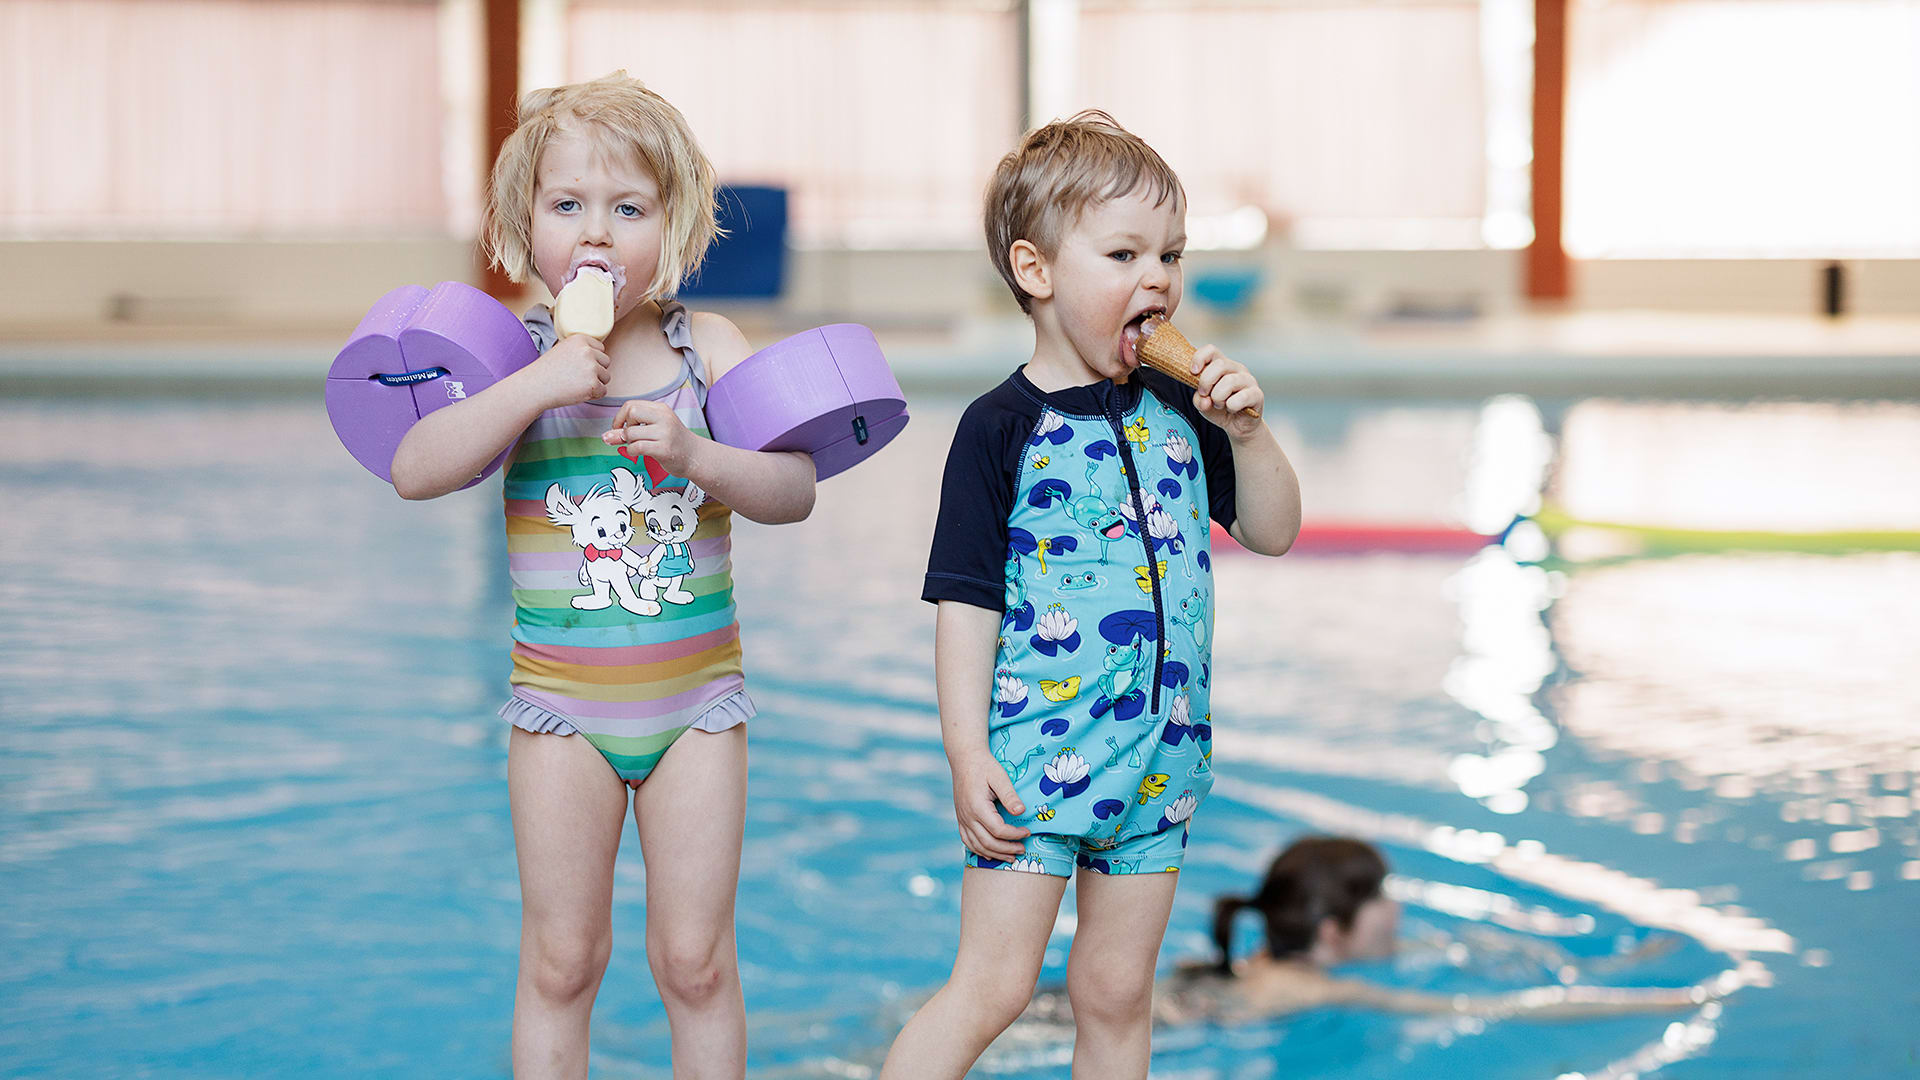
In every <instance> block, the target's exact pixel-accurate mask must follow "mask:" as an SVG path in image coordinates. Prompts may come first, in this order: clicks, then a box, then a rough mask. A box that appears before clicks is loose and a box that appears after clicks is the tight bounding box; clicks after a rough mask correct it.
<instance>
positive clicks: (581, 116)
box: [484, 70, 722, 299]
mask: <svg viewBox="0 0 1920 1080" xmlns="http://www.w3.org/2000/svg"><path fill="white" fill-rule="evenodd" d="M566 131H577V132H579V133H581V134H583V135H585V136H586V138H588V139H589V140H591V141H592V142H593V143H594V144H595V145H597V146H598V147H599V148H600V149H601V150H603V151H606V152H610V153H617V154H620V155H622V156H625V157H627V158H629V159H630V160H631V161H632V162H633V163H635V164H637V165H639V166H640V167H641V168H643V169H645V170H646V171H647V173H648V174H649V175H651V176H652V177H653V180H654V183H656V184H658V185H660V201H661V206H662V209H663V211H664V213H665V214H666V221H665V222H664V224H663V226H662V228H661V230H660V265H659V267H658V268H657V269H656V270H655V271H654V275H653V280H652V281H651V282H648V283H647V292H646V298H647V299H656V298H660V297H670V296H672V295H673V294H674V293H675V292H677V291H679V288H680V283H681V282H682V281H683V280H685V279H686V278H687V276H688V275H690V274H692V273H694V272H695V271H696V270H698V269H699V267H700V262H701V260H702V259H704V258H706V254H707V247H708V245H710V244H712V243H713V241H714V238H715V237H717V236H719V235H721V234H722V230H721V229H720V225H719V222H718V221H717V220H716V218H715V205H714V187H715V181H714V172H713V163H712V162H710V161H708V160H707V155H706V154H704V153H702V152H701V150H700V144H699V143H698V142H695V141H694V138H693V131H692V130H691V129H689V128H688V127H687V120H686V117H684V116H681V115H680V110H678V109H676V108H674V107H673V106H672V105H671V104H669V103H668V102H667V100H666V99H665V98H663V97H661V96H660V95H659V94H656V93H654V92H653V91H651V90H649V89H647V88H646V86H645V85H644V84H642V83H641V82H640V80H638V79H633V78H629V77H628V76H627V73H626V72H625V71H624V70H623V71H616V72H614V73H613V74H611V75H603V76H601V77H600V78H598V79H593V80H591V81H589V82H582V83H573V84H571V85H568V86H557V87H552V88H550V89H546V90H535V91H533V92H531V93H529V94H527V95H525V96H524V97H522V98H521V99H520V117H519V123H518V125H517V126H516V127H515V128H514V129H513V134H511V135H509V136H507V139H506V141H505V142H504V143H502V144H501V146H500V156H499V157H497V158H495V159H494V162H493V176H492V179H491V181H490V182H489V183H488V185H487V217H486V229H485V237H484V238H485V243H486V247H487V257H488V258H489V259H490V260H491V261H492V263H493V265H494V266H496V267H498V268H499V269H500V270H501V271H502V272H504V273H505V274H506V275H507V277H508V278H509V279H511V280H513V281H515V282H521V281H525V280H526V279H527V275H528V274H529V273H530V272H531V271H532V269H533V196H534V189H535V187H536V186H537V184H538V177H537V175H536V174H537V170H538V168H539V165H540V154H541V152H542V151H543V150H545V149H546V146H547V143H548V141H549V140H551V139H552V138H553V137H554V136H555V135H557V134H560V133H562V132H566Z"/></svg>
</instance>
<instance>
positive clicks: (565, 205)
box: [553, 199, 580, 214]
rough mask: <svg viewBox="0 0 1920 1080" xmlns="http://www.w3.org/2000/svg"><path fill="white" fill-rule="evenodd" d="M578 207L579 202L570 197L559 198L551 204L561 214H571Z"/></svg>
mask: <svg viewBox="0 0 1920 1080" xmlns="http://www.w3.org/2000/svg"><path fill="white" fill-rule="evenodd" d="M579 207H580V204H579V203H577V202H575V201H573V200H572V199H561V200H560V201H559V202H557V203H554V204H553V208H554V209H555V210H558V211H560V212H561V213H563V214H571V213H573V212H574V211H575V210H577V209H579Z"/></svg>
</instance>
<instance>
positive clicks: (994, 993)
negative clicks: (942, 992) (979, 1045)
mask: <svg viewBox="0 0 1920 1080" xmlns="http://www.w3.org/2000/svg"><path fill="white" fill-rule="evenodd" d="M1038 978H1039V976H1038V975H1037V974H1036V975H1035V976H1034V977H1033V978H1029V979H1021V978H1018V977H1009V976H1008V975H1007V974H1006V973H1005V972H998V973H972V974H968V973H962V972H958V971H956V972H954V976H953V979H952V980H951V981H950V982H949V983H948V984H947V985H948V988H949V990H950V991H951V992H953V993H955V994H959V995H962V996H963V998H964V999H965V1000H967V1001H969V1002H972V1003H973V1012H974V1015H976V1016H979V1017H980V1019H981V1023H982V1024H983V1025H985V1026H986V1027H988V1028H989V1029H991V1030H992V1031H993V1032H994V1033H996V1034H997V1033H999V1032H1002V1031H1005V1030H1006V1029H1007V1028H1009V1027H1011V1026H1013V1022H1014V1021H1015V1020H1018V1019H1020V1014H1021V1013H1023V1012H1026V1011H1027V1006H1028V1004H1030V1003H1031V1002H1032V1000H1033V986H1034V983H1035V981H1036V980H1037V979H1038Z"/></svg>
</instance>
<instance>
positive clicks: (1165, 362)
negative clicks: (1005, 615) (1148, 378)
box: [1133, 315, 1260, 417]
mask: <svg viewBox="0 0 1920 1080" xmlns="http://www.w3.org/2000/svg"><path fill="white" fill-rule="evenodd" d="M1195 351H1196V350H1195V349H1194V347H1193V342H1191V341H1188V340H1187V337H1186V335H1185V334H1182V333H1181V332H1180V331H1179V330H1177V329H1175V328H1174V325H1173V323H1172V322H1171V321H1169V320H1168V319H1167V318H1166V317H1165V316H1163V315H1154V316H1152V317H1150V318H1148V319H1147V321H1146V322H1143V323H1141V324H1140V339H1139V340H1138V341H1136V342H1134V343H1133V354H1134V355H1135V356H1137V357H1139V358H1140V362H1141V363H1142V364H1145V365H1146V366H1148V367H1150V368H1152V369H1153V370H1155V371H1158V372H1160V373H1161V374H1162V375H1170V376H1172V377H1173V378H1176V379H1179V380H1180V381H1181V382H1183V383H1186V384H1187V385H1188V386H1191V387H1193V388H1194V389H1196V390H1198V389H1199V388H1200V379H1199V376H1197V375H1195V374H1194V373H1193V354H1194V352H1195ZM1247 415H1248V416H1253V417H1258V416H1259V415H1260V407H1259V406H1257V405H1256V406H1254V407H1253V408H1251V409H1248V410H1247Z"/></svg>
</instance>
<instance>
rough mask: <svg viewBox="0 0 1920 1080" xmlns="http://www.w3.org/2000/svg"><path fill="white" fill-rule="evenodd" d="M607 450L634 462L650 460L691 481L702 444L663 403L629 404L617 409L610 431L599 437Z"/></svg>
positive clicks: (636, 402) (631, 402)
mask: <svg viewBox="0 0 1920 1080" xmlns="http://www.w3.org/2000/svg"><path fill="white" fill-rule="evenodd" d="M600 438H601V440H602V441H604V442H605V443H606V444H607V445H608V446H612V447H615V448H619V449H620V452H621V453H622V454H624V455H626V456H627V457H629V458H632V459H633V460H635V461H639V460H640V459H641V458H642V457H650V458H652V459H653V460H654V461H656V462H659V464H660V467H661V468H663V469H666V470H667V471H668V472H670V473H672V474H673V475H675V476H684V477H688V478H691V477H692V475H693V458H694V455H695V454H697V453H699V450H700V444H701V443H703V442H705V441H706V440H704V439H702V438H700V437H699V436H698V435H695V434H694V433H693V432H691V431H689V430H687V425H686V424H684V423H682V422H681V420H680V417H679V416H678V415H677V414H676V413H674V411H673V409H672V408H671V407H669V406H668V405H667V403H666V402H664V401H645V400H638V401H629V402H627V403H626V404H624V405H622V406H620V412H619V415H617V416H615V417H614V418H613V427H611V428H609V429H608V430H607V431H606V433H605V434H603V435H601V436H600Z"/></svg>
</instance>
